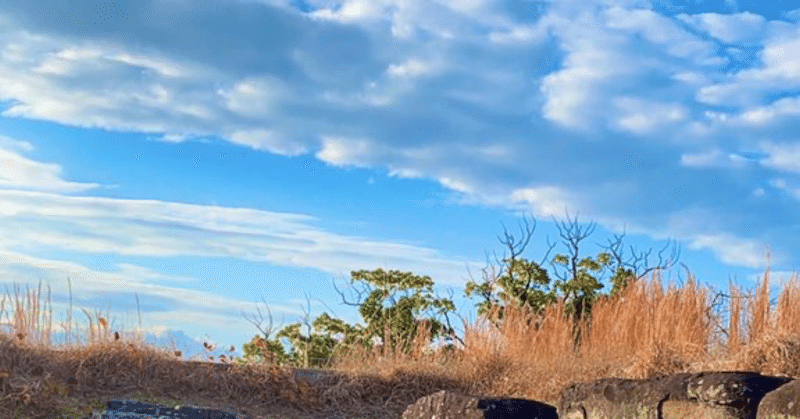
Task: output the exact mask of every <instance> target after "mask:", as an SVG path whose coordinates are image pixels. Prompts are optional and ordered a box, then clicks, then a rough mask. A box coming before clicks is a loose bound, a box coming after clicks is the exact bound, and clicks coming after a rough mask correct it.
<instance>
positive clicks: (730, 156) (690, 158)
mask: <svg viewBox="0 0 800 419" xmlns="http://www.w3.org/2000/svg"><path fill="white" fill-rule="evenodd" d="M748 162H749V160H747V159H745V158H744V157H742V156H739V155H737V154H735V153H727V154H726V153H724V152H723V151H722V150H720V149H717V148H715V149H712V150H709V151H706V152H703V153H696V154H692V153H684V154H681V165H682V166H686V167H723V168H724V167H743V166H744V165H745V164H747V163H748Z"/></svg>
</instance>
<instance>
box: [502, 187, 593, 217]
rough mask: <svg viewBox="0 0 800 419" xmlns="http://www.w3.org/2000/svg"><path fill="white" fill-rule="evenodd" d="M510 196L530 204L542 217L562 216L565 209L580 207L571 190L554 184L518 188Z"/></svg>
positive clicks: (514, 199)
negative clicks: (571, 194)
mask: <svg viewBox="0 0 800 419" xmlns="http://www.w3.org/2000/svg"><path fill="white" fill-rule="evenodd" d="M510 198H511V199H512V200H513V201H522V202H525V203H526V204H529V205H530V206H531V207H532V209H533V211H534V213H535V214H536V215H538V216H540V217H551V216H561V215H563V214H564V210H565V209H573V210H574V209H576V207H578V208H579V206H577V205H575V204H576V202H575V199H574V197H571V196H570V193H569V192H567V191H565V190H563V189H561V188H558V187H554V186H540V187H535V188H522V189H517V190H515V191H513V192H512V193H511V195H510Z"/></svg>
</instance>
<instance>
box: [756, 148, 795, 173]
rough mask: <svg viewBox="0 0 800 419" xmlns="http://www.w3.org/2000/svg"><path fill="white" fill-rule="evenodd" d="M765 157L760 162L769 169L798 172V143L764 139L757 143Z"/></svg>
mask: <svg viewBox="0 0 800 419" xmlns="http://www.w3.org/2000/svg"><path fill="white" fill-rule="evenodd" d="M759 148H760V149H761V151H763V152H764V153H766V154H767V155H766V157H764V158H763V159H761V160H760V163H761V164H762V165H763V166H765V167H769V168H771V169H775V170H780V171H784V172H790V173H800V144H796V143H789V144H777V143H772V142H769V141H764V142H762V143H761V144H760V145H759Z"/></svg>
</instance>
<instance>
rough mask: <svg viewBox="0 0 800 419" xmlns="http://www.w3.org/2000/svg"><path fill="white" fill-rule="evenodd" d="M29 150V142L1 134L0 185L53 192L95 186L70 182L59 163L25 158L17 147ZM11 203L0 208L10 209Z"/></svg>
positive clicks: (4, 211) (2, 210) (93, 184)
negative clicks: (63, 174)
mask: <svg viewBox="0 0 800 419" xmlns="http://www.w3.org/2000/svg"><path fill="white" fill-rule="evenodd" d="M15 149H21V150H23V151H31V150H32V149H33V146H32V145H31V144H30V143H28V142H23V141H15V140H13V139H11V138H8V137H0V188H2V189H28V190H39V191H54V192H78V191H84V190H87V189H92V188H96V187H98V186H100V185H98V184H96V183H79V182H69V181H66V180H64V179H62V178H61V166H59V165H57V164H52V163H50V164H48V163H41V162H38V161H35V160H31V159H29V158H26V157H24V156H22V155H20V154H19V153H17V152H16V151H14V150H15ZM12 208H14V206H8V207H4V208H2V209H0V212H3V213H8V212H13V209H12Z"/></svg>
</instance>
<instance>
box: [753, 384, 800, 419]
mask: <svg viewBox="0 0 800 419" xmlns="http://www.w3.org/2000/svg"><path fill="white" fill-rule="evenodd" d="M756 419H800V380H792V381H790V382H788V383H786V384H784V385H782V386H780V387H778V388H777V389H775V390H773V391H770V392H769V393H767V395H766V396H764V398H762V399H761V402H760V403H759V404H758V414H757V415H756Z"/></svg>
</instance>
